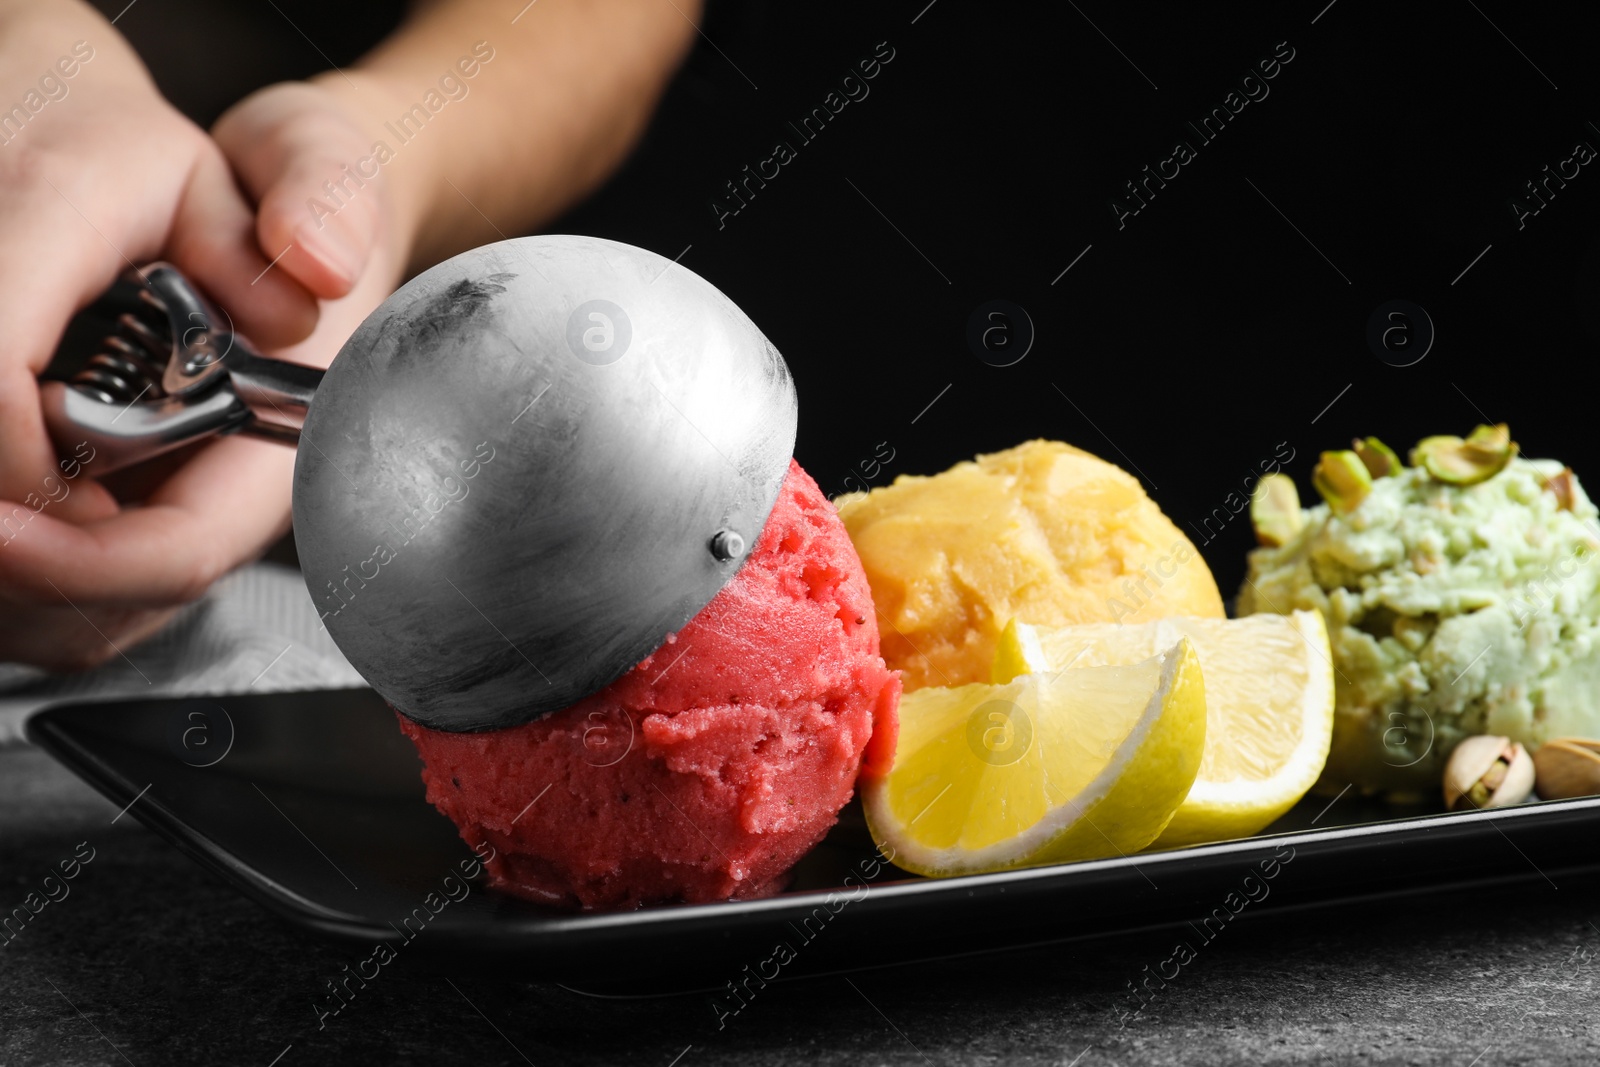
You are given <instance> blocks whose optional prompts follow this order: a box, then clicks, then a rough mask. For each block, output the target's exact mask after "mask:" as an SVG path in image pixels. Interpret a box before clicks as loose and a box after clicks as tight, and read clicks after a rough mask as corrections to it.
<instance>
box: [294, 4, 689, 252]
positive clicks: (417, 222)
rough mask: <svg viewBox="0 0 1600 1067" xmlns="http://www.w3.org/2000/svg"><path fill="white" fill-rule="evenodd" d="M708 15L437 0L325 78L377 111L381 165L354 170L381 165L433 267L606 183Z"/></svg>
mask: <svg viewBox="0 0 1600 1067" xmlns="http://www.w3.org/2000/svg"><path fill="white" fill-rule="evenodd" d="M698 15H699V4H698V2H697V0H588V2H580V0H535V2H533V3H531V4H529V5H528V6H527V7H526V8H524V9H523V10H522V11H521V13H520V14H519V13H518V11H517V5H516V4H515V3H506V2H504V0H500V2H496V3H487V2H482V0H454V2H450V0H440V2H435V3H432V4H427V5H424V6H422V7H421V8H420V9H418V10H417V11H415V12H414V13H413V14H412V16H411V17H410V18H409V19H408V21H407V22H406V24H405V25H404V26H403V27H402V28H401V29H400V30H398V31H397V32H396V33H395V34H394V35H393V36H391V37H390V38H389V39H388V40H386V41H385V42H384V43H383V44H381V45H380V46H378V48H376V49H375V50H374V51H373V52H372V53H371V54H369V55H368V56H366V57H365V58H363V59H362V60H361V62H360V63H358V64H357V65H356V66H354V67H352V68H349V69H347V70H345V71H343V72H337V71H334V72H329V73H326V74H323V75H319V76H318V78H317V79H315V80H316V81H317V82H318V83H319V84H321V85H322V86H324V87H325V88H327V89H329V90H330V91H333V92H336V93H339V94H341V95H344V96H346V97H347V99H349V100H350V102H351V104H352V105H353V106H355V107H357V108H359V109H360V111H361V113H362V114H363V115H365V116H366V118H367V120H368V125H369V126H370V128H371V130H372V136H373V146H372V150H371V152H370V158H369V157H363V158H362V159H358V160H352V161H349V165H350V169H351V171H352V172H355V173H356V179H355V180H359V179H360V178H361V175H363V174H365V175H372V174H375V173H376V172H378V171H379V170H380V169H381V170H382V171H383V172H385V173H384V177H385V178H386V179H388V180H389V181H390V183H391V185H392V188H393V190H394V195H395V199H396V203H397V208H398V211H399V214H400V216H401V218H402V220H403V225H405V226H406V228H407V230H408V231H409V232H407V233H406V234H405V238H406V239H407V240H408V241H409V242H410V244H411V247H412V252H411V257H410V258H411V262H412V264H413V266H414V267H421V266H425V265H428V264H431V263H433V262H436V261H438V260H439V259H442V258H444V257H445V256H448V255H451V254H453V253H455V252H458V251H460V250H462V249H464V248H468V247H471V246H473V245H476V244H481V243H484V242H485V241H490V240H494V239H496V238H497V237H499V236H501V235H502V234H514V233H518V232H525V231H526V230H528V229H529V228H531V227H534V226H536V225H538V224H539V223H541V222H544V221H545V220H547V219H549V218H551V217H553V216H554V215H556V214H557V213H559V212H560V211H561V210H562V209H564V208H566V207H567V206H569V205H570V204H572V203H573V202H574V201H575V200H577V199H578V198H579V197H581V196H582V195H583V194H584V193H586V192H588V191H589V190H591V189H592V188H594V187H595V186H596V185H598V184H599V183H600V181H601V180H603V179H604V178H605V177H606V175H608V174H609V173H610V172H611V171H612V169H613V168H614V167H615V166H616V165H617V164H618V163H619V162H620V161H621V160H622V158H623V157H624V155H625V154H626V153H627V151H628V149H629V148H630V147H631V146H632V145H633V143H634V141H635V140H636V139H637V138H638V136H639V134H640V133H641V132H642V131H643V129H644V126H645V124H646V122H647V121H648V119H649V117H650V114H651V112H652V111H653V109H654V107H655V104H656V102H657V100H658V99H659V97H660V95H661V92H662V90H663V89H664V87H665V86H666V84H667V81H668V79H669V78H670V77H671V76H672V73H673V72H674V70H675V69H676V68H677V66H678V64H679V62H680V61H681V60H682V58H683V56H684V54H685V53H686V52H687V50H688V47H689V45H690V43H691V42H692V41H693V39H694V35H695V27H694V25H693V23H692V22H691V21H690V20H691V19H693V18H697V17H698ZM513 19H515V21H513ZM347 185H349V186H350V187H352V188H353V187H354V181H351V182H347Z"/></svg>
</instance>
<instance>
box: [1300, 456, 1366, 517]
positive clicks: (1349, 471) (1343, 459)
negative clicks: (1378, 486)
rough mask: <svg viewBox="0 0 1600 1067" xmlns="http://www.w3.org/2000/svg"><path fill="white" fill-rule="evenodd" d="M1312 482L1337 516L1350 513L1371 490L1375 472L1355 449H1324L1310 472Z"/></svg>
mask: <svg viewBox="0 0 1600 1067" xmlns="http://www.w3.org/2000/svg"><path fill="white" fill-rule="evenodd" d="M1311 484H1312V485H1314V486H1315V487H1316V490H1317V492H1318V493H1320V494H1321V495H1322V499H1324V500H1326V501H1327V502H1328V509H1329V510H1330V511H1332V512H1333V513H1334V514H1335V515H1348V514H1349V513H1350V512H1352V511H1354V510H1355V509H1356V508H1358V507H1360V506H1361V502H1362V501H1363V500H1365V499H1366V498H1367V494H1368V493H1370V492H1372V474H1371V472H1369V471H1368V470H1367V465H1366V464H1365V463H1362V462H1361V457H1359V456H1357V455H1356V454H1355V453H1354V452H1351V451H1349V450H1344V451H1340V452H1324V453H1323V454H1322V458H1321V459H1319V460H1318V461H1317V466H1316V469H1315V470H1313V471H1312V472H1311Z"/></svg>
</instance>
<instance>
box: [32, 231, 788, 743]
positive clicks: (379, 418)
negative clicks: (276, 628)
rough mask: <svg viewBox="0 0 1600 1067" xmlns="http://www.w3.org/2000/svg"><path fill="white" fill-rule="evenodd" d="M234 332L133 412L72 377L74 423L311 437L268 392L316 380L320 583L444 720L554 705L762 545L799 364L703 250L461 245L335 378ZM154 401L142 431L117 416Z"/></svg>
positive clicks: (418, 281) (311, 408) (328, 619)
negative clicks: (698, 257)
mask: <svg viewBox="0 0 1600 1067" xmlns="http://www.w3.org/2000/svg"><path fill="white" fill-rule="evenodd" d="M174 332H176V331H174ZM191 340H193V338H191ZM210 341H211V352H212V354H211V355H209V356H208V355H206V354H205V353H204V352H202V353H201V354H200V355H199V356H194V355H193V354H192V353H189V354H187V355H184V354H181V353H179V352H177V350H176V348H175V350H174V354H173V355H172V356H171V358H170V359H169V361H168V363H167V367H166V368H165V369H164V371H163V373H164V377H163V379H162V381H163V384H165V382H166V381H167V380H168V379H171V378H173V377H174V376H173V375H172V374H171V368H172V367H173V366H174V364H179V365H181V366H184V367H192V368H193V370H192V372H191V376H199V377H203V378H205V379H206V380H210V379H213V378H215V379H217V382H214V383H213V385H212V386H211V391H210V392H208V391H204V390H201V389H198V388H196V389H195V390H194V391H193V392H192V393H191V394H184V393H182V392H181V389H182V388H183V385H184V383H183V382H181V381H180V382H178V383H177V385H178V391H167V390H165V389H158V390H157V392H158V394H159V395H157V396H155V397H148V396H147V397H145V398H140V399H135V400H134V401H132V402H131V403H130V404H128V406H127V407H125V408H123V410H124V411H126V412H128V413H129V414H128V415H126V416H119V417H117V418H115V420H113V419H112V418H111V417H110V416H115V415H116V412H117V409H118V408H119V407H122V405H121V404H117V403H108V402H107V400H106V399H105V398H103V397H100V396H94V395H92V390H90V389H89V388H87V387H86V385H84V384H79V385H66V384H62V383H53V384H49V385H47V387H46V415H47V420H48V422H49V423H50V426H51V429H52V434H53V436H54V437H55V439H56V442H57V444H58V446H60V447H62V448H63V449H70V448H71V447H72V445H74V444H76V443H77V442H79V441H81V440H83V439H85V436H86V435H87V436H89V437H90V438H91V439H92V440H96V441H99V442H101V445H100V447H102V448H104V449H105V450H106V452H107V457H108V465H109V464H110V463H116V462H119V461H126V460H127V459H128V458H129V457H132V456H136V454H137V453H139V452H140V450H141V449H142V450H143V454H144V455H149V454H153V452H157V451H162V450H164V449H165V448H170V447H175V445H174V444H173V442H174V441H175V442H176V444H180V445H181V444H184V443H187V441H188V440H192V439H195V437H196V436H203V435H204V433H215V432H236V431H241V430H242V431H244V432H251V433H258V434H262V435H265V436H273V437H275V438H277V439H280V440H293V439H294V432H293V430H292V429H291V428H288V427H287V426H286V425H285V424H284V423H271V424H268V423H266V422H265V421H264V420H263V419H262V418H261V417H260V416H258V415H256V414H255V413H254V408H252V406H251V405H250V403H249V400H251V399H255V400H257V401H258V403H257V405H256V406H257V407H259V406H260V404H259V401H260V400H261V399H263V398H264V399H265V400H266V401H267V402H268V403H269V405H270V406H271V407H276V408H278V409H279V411H280V412H284V411H285V409H286V408H287V409H288V410H292V405H293V404H294V403H295V402H296V400H297V399H298V400H299V401H303V404H304V407H305V411H306V414H305V420H304V424H303V426H302V427H301V428H300V431H299V434H298V453H297V459H296V463H295V475H294V503H293V509H294V530H295V541H296V548H297V551H298V553H299V556H300V562H301V567H302V569H303V571H304V573H305V577H306V584H307V587H308V589H309V590H310V592H311V595H312V597H313V600H314V601H315V602H316V604H317V609H318V612H319V614H320V615H321V616H322V619H323V621H324V623H325V625H326V626H327V628H328V632H329V633H330V635H331V636H332V637H333V639H334V641H335V642H336V643H337V644H338V646H339V648H340V650H341V651H342V652H343V653H344V654H345V656H346V657H347V658H348V659H349V660H350V662H351V664H352V665H353V666H354V667H355V668H356V669H357V670H358V671H359V672H360V673H361V674H362V676H363V677H364V678H366V680H367V681H368V682H369V683H370V684H371V685H372V686H373V688H374V689H376V690H377V691H378V692H379V693H380V694H382V695H383V696H384V697H385V698H386V699H387V700H389V702H390V703H391V704H393V705H394V706H395V707H396V708H398V709H399V710H400V711H401V712H403V713H404V714H405V715H406V716H408V717H409V718H411V719H413V720H415V721H416V722H419V723H421V724H423V725H425V726H429V727H432V728H434V729H441V730H449V731H473V730H487V729H495V728H500V727H507V726H513V725H516V724H519V723H523V722H527V721H530V720H532V719H535V718H539V717H541V716H543V715H547V714H550V713H552V712H555V711H557V710H560V709H562V708H565V707H568V706H570V705H571V704H573V703H575V702H576V701H577V700H579V699H581V698H583V697H585V696H587V695H589V694H591V693H593V692H595V691H597V690H599V689H600V688H602V687H604V686H605V685H606V684H608V683H609V682H611V681H612V680H613V679H615V678H616V677H618V676H619V675H621V674H622V673H623V672H624V671H626V670H627V669H628V668H630V667H632V666H633V665H634V664H635V663H637V662H638V661H639V660H640V659H642V658H643V657H644V656H646V655H648V654H649V653H650V652H651V651H653V650H654V649H655V648H657V647H658V646H659V645H660V644H661V642H662V641H663V640H664V639H665V638H666V637H667V635H668V634H670V633H672V632H673V631H674V630H676V629H677V628H678V627H680V626H682V625H683V624H684V623H685V622H686V621H688V620H689V619H690V618H692V617H693V616H694V615H695V614H696V613H697V612H698V611H699V610H700V609H701V608H702V607H704V606H705V605H706V604H707V603H709V602H710V600H711V599H712V597H714V596H715V595H716V593H717V591H718V590H720V589H721V588H722V587H723V586H724V585H725V584H726V583H727V582H728V580H729V579H730V578H731V577H732V576H733V574H734V572H735V571H736V570H737V569H738V567H739V566H740V564H741V563H742V561H743V559H744V557H745V555H746V554H747V553H748V551H749V550H750V548H751V547H753V546H754V544H755V542H756V539H757V537H758V535H759V534H760V532H761V529H762V527H763V525H764V524H765V522H766V518H767V515H768V514H769V513H770V511H771V509H772V506H773V503H774V501H775V500H776V498H777V493H778V490H779V487H780V485H781V484H782V482H783V478H784V475H785V472H786V470H787V464H788V460H789V456H790V455H791V453H792V452H793V447H794V438H795V429H796V420H797V403H796V397H795V391H794V386H793V382H792V380H791V378H790V376H789V371H788V368H787V366H786V365H785V363H784V361H783V358H782V357H781V356H780V355H779V353H778V351H777V350H776V349H775V348H774V347H773V346H772V344H771V343H770V342H769V341H768V340H767V339H766V338H765V337H764V336H763V335H762V334H761V332H760V330H759V329H757V328H756V326H755V324H754V323H752V322H751V321H750V319H749V318H748V317H747V316H745V315H744V313H743V312H741V311H740V310H739V309H738V307H736V306H735V305H734V304H733V302H732V301H730V300H729V299H728V298H727V297H726V296H724V295H723V294H722V293H721V292H719V291H718V290H717V289H716V288H715V287H713V286H712V285H711V284H710V283H708V282H706V281H705V280H704V279H702V278H700V277H698V276H697V275H695V274H693V273H692V272H690V271H688V270H687V269H685V268H683V267H682V266H679V265H676V264H674V263H673V262H672V261H670V260H667V259H665V258H663V257H661V256H658V255H655V254H654V253H651V252H647V251H645V250H642V249H639V248H634V247H632V246H629V245H624V244H620V243H617V242H613V241H605V240H600V239H596V238H589V237H573V236H544V237H530V238H521V239H517V240H512V241H505V242H500V243H497V244H492V245H487V246H484V247H482V248H478V249H474V250H472V251H470V252H466V253H463V254H462V255H459V256H457V257H455V258H453V259H450V260H448V261H446V262H444V263H441V264H439V265H438V266H435V267H433V268H432V269H430V270H428V271H426V272H424V273H423V274H421V275H419V276H418V277H416V278H414V279H412V280H411V281H410V282H408V283H407V284H406V285H404V286H403V287H402V288H401V289H400V290H398V291H397V292H396V293H395V294H394V295H393V296H391V297H390V298H389V299H388V300H386V301H385V302H384V303H383V304H382V305H381V306H380V307H379V308H378V309H377V310H375V311H374V312H373V313H372V314H371V315H370V316H369V317H368V318H367V320H366V321H365V322H364V323H363V324H362V325H361V326H360V327H359V328H358V329H357V330H356V332H355V333H354V334H353V335H352V336H351V338H350V339H349V341H347V342H346V344H345V345H344V347H343V348H342V349H341V351H340V352H339V355H338V356H337V357H336V358H335V360H334V361H333V364H332V365H331V366H330V367H329V369H328V370H327V372H326V374H325V375H323V376H322V377H321V379H320V381H317V380H316V379H315V373H316V372H315V371H307V369H306V368H291V369H289V370H288V371H283V368H285V367H287V366H288V365H284V364H277V363H275V362H274V361H270V360H264V359H261V358H260V357H259V356H256V355H254V353H251V352H249V351H248V350H247V349H246V348H245V346H243V345H242V343H238V341H237V339H236V338H234V337H233V336H232V335H231V332H228V333H227V334H226V335H223V334H222V333H221V331H218V336H217V337H213V338H210ZM175 343H176V342H175ZM232 365H237V366H239V367H241V368H243V369H244V370H245V371H246V373H245V374H244V375H243V376H242V377H241V379H240V380H238V381H235V380H233V378H228V377H224V376H225V375H226V374H227V373H228V372H229V371H230V369H231V366H232ZM217 368H220V369H217ZM307 375H310V378H309V379H308V378H307ZM219 389H220V390H222V396H221V398H220V399H218V398H212V396H211V392H214V391H217V390H219ZM116 399H120V397H113V400H116ZM197 402H203V403H204V404H209V405H210V406H209V408H207V409H206V410H207V412H208V414H207V415H206V416H205V419H209V420H210V421H209V422H207V421H205V419H201V418H200V417H198V416H195V415H193V414H192V409H194V408H195V407H198V406H201V404H200V403H197ZM157 405H165V408H164V409H162V410H164V411H165V412H166V416H165V419H166V421H163V416H162V415H161V413H160V412H158V411H156V410H155V409H156V406H157ZM107 409H108V410H107ZM141 409H142V410H141ZM184 412H189V414H188V415H187V417H188V419H189V422H188V423H186V424H183V425H182V426H181V427H179V428H177V429H174V428H173V427H174V426H176V425H177V424H178V422H179V421H180V420H178V419H176V418H174V417H173V416H174V415H175V414H182V413H184ZM219 412H220V413H221V415H219V414H218V413H219ZM129 419H132V423H133V425H135V426H137V427H138V430H139V432H138V433H129V432H127V431H126V430H122V429H119V428H118V427H114V426H112V422H113V421H115V422H117V423H118V424H120V423H123V422H125V421H128V420H129ZM288 421H292V420H288ZM197 430H203V431H204V433H199V432H196V431H197ZM163 431H165V432H164V433H163ZM185 433H188V434H190V435H191V436H189V437H184V436H183V435H184V434H185ZM96 435H98V436H96ZM138 458H142V456H140V457H138ZM104 469H105V468H104V467H102V468H101V470H96V469H95V468H94V467H93V466H91V467H90V472H91V473H101V472H102V471H103V470H104Z"/></svg>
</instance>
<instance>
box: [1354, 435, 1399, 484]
mask: <svg viewBox="0 0 1600 1067" xmlns="http://www.w3.org/2000/svg"><path fill="white" fill-rule="evenodd" d="M1350 448H1351V450H1352V451H1354V452H1355V454H1356V455H1357V456H1358V457H1360V459H1361V462H1362V463H1364V464H1366V468H1367V473H1369V474H1371V475H1372V476H1373V477H1374V478H1387V477H1389V476H1391V475H1395V474H1399V473H1400V471H1401V468H1402V465H1401V463H1400V457H1399V456H1397V455H1395V454H1394V449H1392V448H1390V447H1389V446H1388V445H1386V444H1384V443H1383V442H1382V441H1380V440H1378V439H1377V438H1376V437H1367V438H1360V437H1358V438H1356V439H1355V440H1354V441H1351V442H1350Z"/></svg>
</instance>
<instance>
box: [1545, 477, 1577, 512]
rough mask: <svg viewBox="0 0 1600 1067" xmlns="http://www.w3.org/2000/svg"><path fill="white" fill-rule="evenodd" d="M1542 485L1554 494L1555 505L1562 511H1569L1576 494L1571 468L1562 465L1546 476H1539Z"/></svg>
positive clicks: (1575, 499) (1574, 501)
mask: <svg viewBox="0 0 1600 1067" xmlns="http://www.w3.org/2000/svg"><path fill="white" fill-rule="evenodd" d="M1540 481H1541V482H1542V483H1543V484H1544V487H1545V488H1546V489H1548V490H1550V492H1552V493H1554V494H1555V498H1556V507H1558V508H1560V509H1561V510H1562V511H1571V510H1572V505H1573V504H1575V503H1576V502H1577V499H1578V498H1577V494H1576V493H1575V492H1573V489H1574V485H1573V480H1572V468H1571V467H1562V468H1561V470H1560V471H1558V472H1556V473H1555V474H1552V475H1550V476H1549V477H1547V478H1540Z"/></svg>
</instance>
